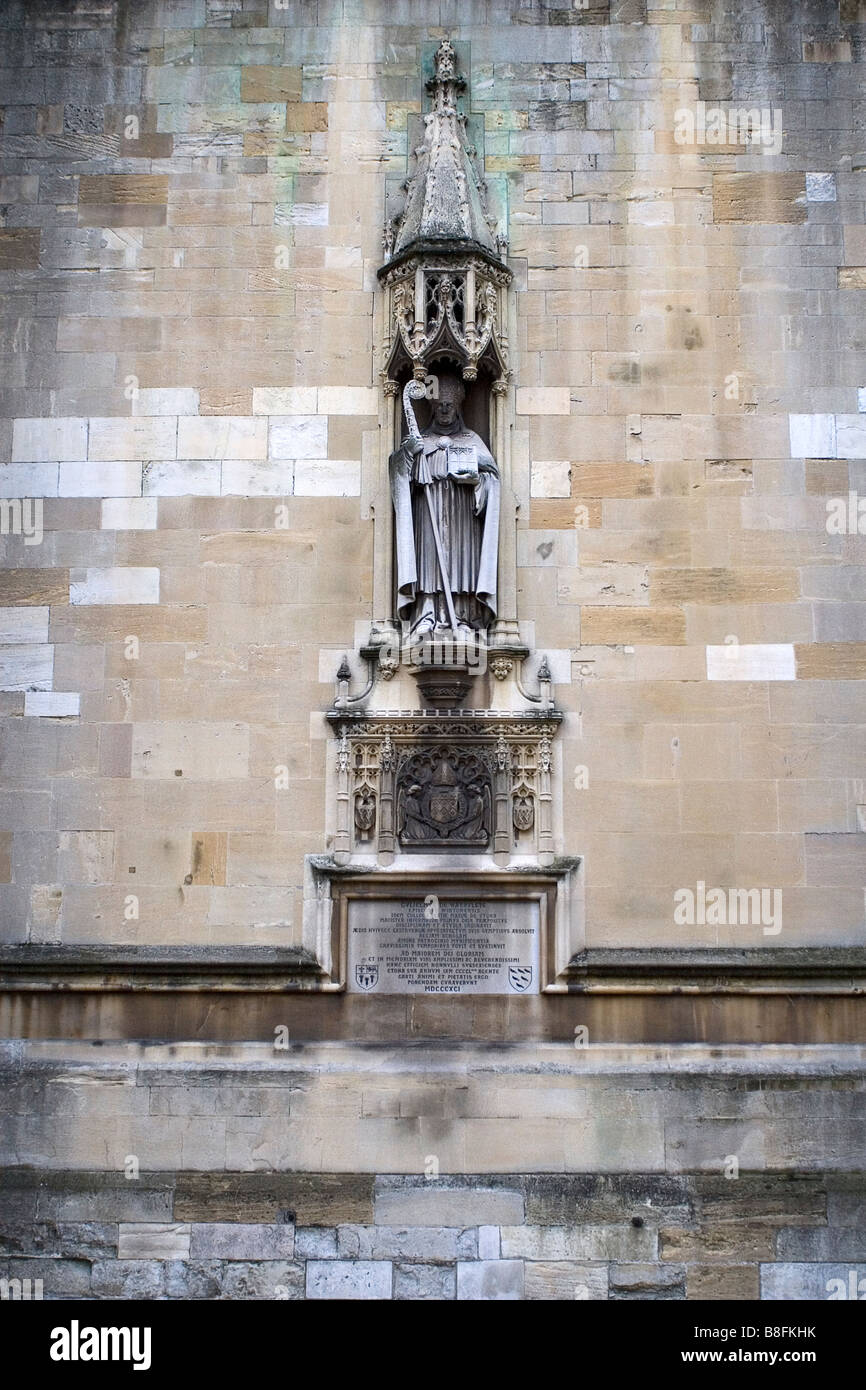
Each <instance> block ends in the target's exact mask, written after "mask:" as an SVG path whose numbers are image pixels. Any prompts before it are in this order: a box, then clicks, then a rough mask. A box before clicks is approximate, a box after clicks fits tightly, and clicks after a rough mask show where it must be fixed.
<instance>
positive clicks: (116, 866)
mask: <svg viewBox="0 0 866 1390" xmlns="http://www.w3.org/2000/svg"><path fill="white" fill-rule="evenodd" d="M864 25H866V13H864V10H863V6H862V4H860V3H858V2H857V0H843V3H842V4H841V9H840V6H839V4H838V3H836V0H826V3H825V2H824V0H821V3H818V0H797V3H792V2H791V0H751V3H750V4H749V5H748V6H747V7H746V11H745V12H744V7H743V5H742V4H741V3H739V0H737V3H727V0H712V3H710V0H707V3H705V4H704V5H703V6H701V7H698V8H697V9H696V8H695V6H694V4H693V3H691V0H681V3H674V2H673V0H665V3H664V4H662V3H659V4H658V5H654V4H652V3H650V4H649V5H647V4H645V3H643V0H610V3H608V0H591V3H588V4H587V5H585V6H583V5H580V6H578V5H566V4H564V3H563V4H561V5H557V4H553V3H549V2H548V0H472V2H471V3H468V4H464V3H460V4H456V5H455V4H454V3H452V2H451V0H432V3H431V0H399V2H395V0H387V3H386V0H381V3H377V2H376V0H364V3H360V0H358V3H356V0H333V3H332V0H318V2H317V3H315V2H314V0H291V3H286V4H283V3H279V0H271V3H270V4H266V3H265V0H140V2H137V3H135V4H133V3H130V2H128V0H28V3H26V4H25V3H23V0H10V3H7V4H5V5H4V6H3V12H2V15H0V42H2V48H3V52H4V55H5V56H4V60H3V61H4V63H5V66H4V67H3V69H2V73H0V84H2V85H0V105H2V119H3V126H2V149H0V160H2V164H0V178H2V185H0V209H2V215H0V223H2V225H0V279H2V289H3V294H4V302H3V311H4V314H5V322H6V329H5V336H4V339H3V344H2V378H3V379H2V384H0V411H2V414H3V415H4V416H5V417H6V421H5V423H4V424H3V425H2V426H0V491H2V492H3V493H4V494H6V495H7V499H11V500H12V501H13V502H14V501H15V499H17V502H18V503H21V502H25V503H26V502H27V500H28V499H31V500H32V499H34V498H35V499H39V500H41V501H43V503H44V505H43V526H44V536H43V538H42V539H41V541H40V542H39V543H30V542H35V536H34V535H33V534H31V535H29V536H28V535H26V534H23V533H22V534H19V535H15V534H9V535H7V536H6V537H5V539H4V544H3V555H2V564H3V566H4V569H5V573H4V594H5V598H3V600H2V621H3V630H2V633H0V638H2V641H3V642H4V643H5V645H4V646H3V649H2V653H0V687H2V690H3V693H2V695H0V701H2V711H3V713H4V714H5V716H6V719H5V723H4V732H3V742H4V753H3V774H4V782H5V785H6V788H7V790H6V792H5V793H4V796H5V801H4V803H3V806H4V808H5V809H3V810H2V817H3V821H2V826H0V850H2V854H0V877H2V878H3V879H4V880H5V881H4V882H3V884H2V888H0V907H2V933H3V936H4V938H5V939H6V940H7V941H11V942H21V941H32V942H55V941H60V940H62V941H64V942H67V943H93V942H115V943H124V942H126V943H131V944H132V943H151V944H153V943H173V942H179V941H183V942H185V943H188V942H190V941H194V942H196V943H201V944H207V943H211V944H220V943H223V944H224V943H252V942H259V943H280V942H284V941H286V940H289V941H292V940H298V939H299V937H300V914H301V905H300V898H301V893H302V861H303V855H304V853H309V852H322V851H325V850H327V848H328V834H327V826H326V815H325V804H324V769H325V766H326V756H327V754H326V740H325V726H324V723H323V721H322V720H321V719H320V718H319V717H318V715H317V714H316V711H318V710H320V709H321V708H322V707H323V706H324V705H325V704H327V703H328V701H329V700H330V698H331V697H332V694H333V685H332V683H331V678H332V676H333V673H334V671H335V669H336V666H337V664H338V663H339V661H340V658H341V655H342V652H343V650H345V649H347V648H348V649H351V648H352V647H353V646H354V644H355V641H356V637H357V636H358V635H359V631H360V629H361V628H364V626H365V624H366V623H367V622H368V621H369V619H370V618H371V617H376V616H382V615H377V614H374V613H373V611H372V596H371V583H372V580H371V563H372V529H373V528H372V524H371V512H370V508H371V499H372V498H373V497H374V495H375V494H376V491H377V489H378V488H379V486H380V474H381V469H382V460H381V458H380V457H379V455H378V439H379V428H380V418H381V417H380V393H379V391H378V381H379V378H378V370H379V367H380V365H381V360H380V356H379V355H378V354H379V349H380V347H381V325H380V323H379V319H378V317H377V312H378V298H377V290H376V288H375V271H376V268H377V266H378V265H379V264H380V263H381V259H382V250H381V225H382V218H383V211H384V188H385V181H386V179H391V180H397V179H399V178H400V177H401V176H403V175H404V174H405V172H406V167H407V156H408V153H409V151H408V140H407V121H408V119H409V117H411V116H415V115H417V112H418V109H419V103H420V100H421V96H422V85H421V61H422V57H423V56H424V54H425V53H426V52H428V50H429V49H430V48H431V46H433V45H434V44H435V42H436V40H437V39H438V38H439V37H440V36H441V35H442V34H443V33H445V32H446V31H447V32H449V33H450V34H451V36H452V37H453V39H454V41H455V43H456V44H457V45H458V49H459V51H460V53H461V54H462V55H463V58H462V59H461V61H465V64H466V67H467V76H468V77H469V80H470V93H469V97H468V107H469V111H470V117H471V127H472V130H473V134H474V135H475V136H476V138H477V140H478V143H479V147H480V149H481V152H482V155H483V164H484V169H485V173H486V175H487V178H488V180H489V181H490V182H491V184H492V186H493V189H494V193H495V196H496V199H497V204H498V206H500V207H502V208H503V209H504V210H505V211H506V212H507V218H506V220H507V230H508V234H509V237H510V263H511V266H512V268H513V270H514V273H515V286H516V289H515V294H514V299H515V306H516V309H515V313H516V317H515V322H514V331H513V332H512V353H513V362H512V366H513V370H514V378H513V387H514V396H513V404H514V408H515V411H516V414H515V417H514V426H515V427H514V430H513V457H514V470H515V484H516V487H517V491H518V496H519V498H520V502H521V506H520V510H519V514H518V529H519V535H518V561H519V566H520V569H519V581H520V596H519V604H520V617H521V620H522V621H523V622H524V624H525V630H526V632H527V635H529V636H530V637H532V638H533V640H534V643H535V645H536V649H537V650H547V651H549V652H550V653H551V661H552V662H553V664H554V669H555V671H556V673H557V676H556V679H557V700H558V702H559V704H560V705H561V706H562V707H563V709H564V710H565V712H566V723H565V726H564V735H563V740H562V767H561V777H562V786H563V796H564V806H563V821H562V825H561V827H560V832H559V835H560V840H561V844H560V846H559V847H560V849H561V850H562V852H564V853H568V854H580V855H582V856H584V858H585V865H586V929H587V940H588V943H589V944H590V945H595V946H602V945H605V946H613V945H615V946H632V945H635V944H636V943H638V942H639V943H640V944H642V945H668V946H685V945H687V946H704V945H747V946H755V945H761V944H765V939H764V935H763V928H762V926H761V925H760V924H758V925H755V924H742V925H735V926H730V925H718V924H701V923H695V924H694V925H689V926H686V927H682V926H680V925H678V924H677V923H675V921H674V919H673V893H674V890H675V889H676V888H678V887H680V886H692V887H694V885H695V884H696V883H697V882H698V881H704V882H706V884H707V885H708V886H711V885H715V884H719V885H722V886H724V887H729V886H743V887H751V886H754V885H755V884H762V885H766V886H771V887H774V888H778V889H779V890H780V891H781V892H782V894H783V901H784V914H783V915H784V926H783V934H782V937H781V939H780V941H778V942H777V943H776V944H789V945H803V944H822V943H850V944H854V943H857V942H860V941H862V932H863V925H864V918H863V892H862V886H863V869H862V856H863V826H864V824H866V822H864V815H866V812H864V809H863V807H864V805H866V800H864V794H863V789H862V782H861V781H860V780H858V778H857V769H858V767H859V765H860V764H861V763H862V760H863V758H862V755H863V752H864V726H863V713H862V704H858V703H857V702H856V701H855V699H854V691H855V678H857V677H862V676H863V674H864V671H866V627H864V616H863V614H864V606H863V602H862V600H863V597H864V588H863V577H862V563H863V544H864V542H863V537H862V533H858V532H857V520H856V501H855V513H854V514H853V515H854V522H853V527H852V523H851V517H850V516H849V515H848V498H849V491H853V492H854V493H857V495H858V497H859V495H860V494H861V493H864V491H866V476H864V468H866V423H864V422H866V415H864V414H863V413H862V408H863V405H864V400H866V396H864V390H863V383H864V382H866V360H864V357H866V354H864V351H863V345H862V341H861V337H862V335H861V322H862V303H861V295H862V293H863V288H862V286H863V284H864V283H866V281H864V272H863V264H864V260H866V239H864V231H863V223H864V184H863V177H864V176H863V172H862V168H861V162H862V140H861V135H860V130H859V104H858V103H859V100H860V96H861V63H860V59H861V57H862V44H863V40H864V35H866V27H864ZM698 103H703V107H702V108H700V109H701V110H702V111H703V116H702V121H703V124H702V125H701V124H700V123H699V122H698V111H699V106H698ZM752 107H754V108H756V109H757V110H758V111H759V112H761V111H764V112H766V113H767V122H768V123H767V125H766V127H760V130H759V134H758V135H757V136H756V141H753V143H752V144H745V143H743V140H741V138H740V137H741V134H743V138H745V134H744V132H741V131H740V127H739V125H738V124H737V121H738V120H739V117H735V116H734V115H732V114H731V113H736V112H738V111H739V110H740V109H741V108H745V109H746V110H748V109H749V108H752ZM683 112H685V116H686V117H687V118H689V119H691V121H692V131H691V135H690V136H689V138H690V139H692V143H679V142H678V141H679V136H680V134H681V133H682V128H683V127H682V123H683V120H684V117H683V114H682V113H683ZM713 112H715V113H716V114H717V117H718V113H721V116H722V117H723V118H724V121H725V126H724V131H725V138H726V140H727V143H726V144H722V145H713V144H710V143H707V138H708V137H707V134H706V127H707V121H709V122H710V124H711V125H712V121H713ZM708 113H709V114H708ZM732 121H733V124H731V122H732ZM774 122H776V124H774ZM777 126H778V129H780V130H781V131H782V132H783V133H782V134H780V135H779V137H778V138H779V140H780V142H781V143H780V148H779V149H777V148H776V145H775V144H774V141H776V136H777V133H778V130H777ZM686 134H687V135H689V132H688V130H686ZM765 137H766V138H765ZM833 499H842V500H844V502H845V517H844V518H843V520H842V521H840V522H839V526H838V527H837V530H836V531H834V532H832V533H831V532H829V531H828V527H827V523H828V513H827V503H828V501H830V502H832V501H833ZM7 522H8V524H7V523H6V522H4V524H7V529H8V530H10V531H14V530H15V525H16V519H15V515H14V513H10V515H9V518H7ZM503 524H506V525H507V524H508V522H507V519H506V521H505V522H504V523H503ZM864 525H866V521H864ZM22 528H23V530H26V529H27V513H26V511H25V513H24V515H23V518H19V525H18V529H19V530H22ZM554 657H555V660H554ZM301 808H302V809H301ZM299 810H300V812H301V813H300V814H299ZM830 903H832V911H831V910H829V904H830Z"/></svg>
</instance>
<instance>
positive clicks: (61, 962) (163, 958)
mask: <svg viewBox="0 0 866 1390" xmlns="http://www.w3.org/2000/svg"><path fill="white" fill-rule="evenodd" d="M325 983H326V976H325V974H324V972H323V970H322V968H321V965H320V964H319V962H318V961H317V960H316V958H315V956H314V955H313V953H312V952H310V951H308V950H305V949H304V948H302V947H298V946H125V945H124V946H110V945H106V946H101V945H100V946H92V945H74V944H68V945H66V944H62V945H56V946H54V945H36V944H31V943H29V942H25V943H21V944H20V945H9V946H2V947H0V990H5V991H10V992H14V991H31V990H49V991H77V990H102V991H113V990H122V991H127V990H145V991H148V990H183V991H186V992H193V993H194V992H196V991H198V990H208V991H210V990H217V991H238V990H256V991H275V992H284V991H288V990H311V989H321V988H323V986H324V985H325Z"/></svg>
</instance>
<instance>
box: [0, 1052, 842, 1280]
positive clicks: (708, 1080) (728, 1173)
mask: <svg viewBox="0 0 866 1390" xmlns="http://www.w3.org/2000/svg"><path fill="white" fill-rule="evenodd" d="M5 1051H6V1057H5V1063H6V1073H7V1077H8V1080H9V1082H10V1083H11V1084H10V1086H9V1099H8V1100H7V1101H6V1103H5V1111H6V1114H5V1124H4V1133H5V1134H6V1135H8V1139H7V1140H6V1141H5V1148H4V1152H3V1161H4V1164H5V1165H6V1167H5V1171H4V1172H3V1174H2V1178H0V1201H2V1206H3V1213H4V1222H3V1234H2V1249H0V1256H2V1258H0V1277H4V1278H8V1279H25V1278H31V1279H34V1278H41V1279H42V1280H43V1284H44V1296H45V1297H46V1298H62V1297H68V1296H70V1295H74V1296H77V1297H82V1298H94V1299H100V1298H111V1297H124V1298H145V1299H147V1298H173V1299H233V1298H242V1299H277V1300H280V1299H298V1298H304V1297H306V1298H353V1299H370V1298H374V1299H388V1298H395V1299H436V1300H440V1299H446V1300H447V1299H453V1298H455V1297H456V1298H457V1299H464V1300H499V1299H521V1298H526V1299H545V1300H550V1299H554V1300H555V1299H569V1300H573V1299H576V1298H577V1299H591V1300H592V1299H613V1300H617V1299H740V1300H752V1299H756V1298H759V1297H765V1298H770V1299H777V1298H784V1299H790V1298H794V1299H797V1298H817V1299H823V1298H828V1297H829V1296H830V1292H831V1291H832V1290H833V1288H834V1287H836V1286H834V1285H833V1283H832V1282H831V1281H833V1280H838V1279H840V1278H841V1279H842V1280H843V1282H845V1281H849V1278H850V1274H849V1272H850V1271H851V1270H854V1271H855V1275H856V1277H857V1278H858V1279H859V1278H860V1277H861V1276H862V1275H863V1274H864V1272H866V1241H864V1235H863V1230H862V1220H861V1217H862V1211H863V1203H864V1201H866V1175H864V1173H863V1171H862V1145H861V1142H860V1136H861V1135H862V1123H863V1102H864V1087H863V1079H862V1058H861V1057H860V1056H859V1052H860V1051H861V1050H860V1049H858V1050H857V1052H858V1056H857V1058H856V1059H855V1058H852V1057H846V1055H845V1052H844V1050H843V1051H841V1052H839V1051H834V1057H833V1067H834V1069H835V1075H833V1076H830V1075H828V1074H827V1070H826V1061H827V1059H826V1058H824V1057H821V1056H819V1055H818V1054H817V1053H816V1052H814V1051H813V1052H811V1055H810V1050H809V1049H804V1050H798V1049H795V1048H782V1049H778V1050H773V1049H766V1050H765V1051H764V1053H763V1055H758V1054H757V1053H756V1052H755V1050H752V1049H745V1050H742V1049H741V1050H740V1052H739V1055H737V1056H731V1057H730V1058H729V1059H728V1061H727V1063H724V1062H720V1061H719V1060H718V1057H715V1058H714V1057H712V1056H711V1055H709V1053H707V1052H705V1051H703V1050H701V1049H693V1052H694V1054H695V1055H694V1056H692V1057H691V1058H690V1059H689V1060H688V1061H686V1060H684V1059H683V1058H682V1057H679V1058H677V1057H675V1056H674V1055H673V1053H672V1052H667V1053H661V1052H659V1053H656V1054H653V1053H652V1052H651V1050H644V1051H642V1050H641V1049H633V1050H629V1051H627V1050H625V1049H612V1050H611V1049H605V1048H600V1049H599V1048H594V1049H588V1050H576V1049H573V1048H572V1049H570V1053H571V1061H570V1062H569V1064H568V1065H567V1066H566V1065H565V1061H566V1059H565V1058H562V1057H561V1054H560V1057H561V1060H558V1061H557V1062H554V1063H553V1066H552V1068H551V1066H550V1065H549V1064H548V1063H547V1062H545V1061H544V1060H540V1059H539V1055H538V1054H532V1053H531V1052H529V1051H528V1050H524V1051H523V1052H514V1053H512V1054H510V1055H503V1054H502V1053H501V1052H497V1053H495V1054H489V1055H488V1056H487V1057H486V1058H485V1057H484V1055H483V1054H482V1053H476V1054H475V1056H474V1057H473V1058H471V1059H469V1058H467V1057H466V1055H465V1054H464V1055H463V1056H462V1057H461V1055H460V1054H459V1053H458V1054H454V1053H451V1054H448V1053H445V1054H443V1053H441V1052H440V1053H438V1054H435V1053H427V1054H422V1055H419V1054H417V1053H416V1055H415V1056H414V1057H413V1058H412V1059H411V1060H407V1061H406V1062H405V1063H403V1064H401V1065H400V1066H399V1067H397V1068H394V1069H392V1070H391V1071H390V1072H389V1071H387V1070H385V1069H384V1068H383V1067H382V1066H380V1065H379V1064H378V1063H377V1060H376V1059H375V1058H374V1057H373V1055H372V1054H371V1052H370V1050H369V1049H368V1050H367V1051H366V1053H365V1054H364V1055H363V1057H362V1056H361V1055H360V1054H358V1053H353V1052H351V1051H339V1050H338V1051H337V1052H336V1053H335V1054H333V1055H332V1056H331V1057H330V1059H329V1057H328V1055H327V1052H328V1050H327V1049H326V1050H325V1051H324V1052H321V1051H320V1052H318V1053H317V1052H315V1051H313V1050H307V1049H303V1048H302V1049H300V1050H298V1051H296V1052H295V1053H292V1054H285V1061H283V1062H280V1061H268V1060H266V1050H265V1049H264V1048H263V1047H259V1048H250V1047H242V1048H235V1049H232V1052H231V1057H230V1058H229V1057H228V1056H227V1055H226V1050H225V1049H222V1050H221V1053H220V1055H219V1056H216V1055H212V1054H211V1053H210V1052H209V1050H208V1049H202V1048H200V1047H199V1048H196V1047H193V1046H187V1047H185V1048H176V1049H174V1056H173V1057H172V1058H170V1059H169V1058H166V1056H165V1050H164V1049H146V1048H139V1049H131V1048H117V1047H116V1046H115V1047H114V1048H112V1049H111V1052H112V1055H111V1056H109V1057H104V1053H105V1049H101V1050H100V1051H101V1052H102V1053H103V1059H102V1060H100V1062H98V1063H95V1064H91V1065H85V1069H84V1071H82V1070H81V1063H82V1061H83V1060H84V1057H83V1056H82V1054H81V1052H80V1046H79V1055H78V1056H76V1049H75V1048H74V1047H72V1048H66V1049H63V1048H58V1047H56V1046H54V1047H52V1046H51V1045H44V1046H43V1047H42V1048H39V1047H37V1046H35V1045H33V1046H31V1047H30V1048H29V1049H28V1050H27V1051H26V1052H25V1053H24V1054H23V1055H22V1054H21V1052H20V1050H19V1049H18V1048H10V1047H8V1046H7V1048H6V1049H5ZM229 1062H230V1063H231V1068H232V1069H231V1070H229V1069H228V1067H227V1063H229ZM329 1062H330V1063H333V1062H338V1063H339V1069H338V1070H337V1071H336V1072H334V1073H332V1074H330V1075H329V1074H328V1072H329ZM349 1068H351V1071H352V1078H353V1083H356V1084H353V1085H352V1086H351V1087H347V1085H346V1081H345V1078H346V1075H347V1069H349ZM665 1068H667V1070H668V1075H667V1077H662V1076H661V1075H660V1069H665ZM54 1090H59V1091H60V1092H61V1094H62V1097H63V1098H62V1100H58V1101H57V1102H55V1103H54V1105H53V1106H51V1109H52V1111H53V1114H52V1117H51V1119H50V1121H49V1120H47V1119H46V1118H45V1110H44V1109H43V1106H44V1098H45V1097H46V1095H48V1094H50V1093H51V1092H52V1091H54ZM449 1095H450V1096H451V1098H452V1102H456V1103H452V1104H451V1105H446V1104H443V1102H444V1101H445V1099H446V1097H448V1096H449ZM528 1097H533V1098H534V1101H535V1104H534V1106H532V1107H528V1105H527V1098H528ZM398 1113H399V1118H398ZM443 1113H450V1114H451V1115H452V1117H453V1118H452V1119H451V1121H450V1123H449V1124H448V1125H445V1124H443V1119H442V1116H443ZM148 1116H149V1117H150V1118H149V1119H148ZM386 1116H392V1117H393V1118H390V1119H386V1118H385V1117H386ZM458 1117H459V1118H458ZM97 1119H98V1121H99V1123H98V1125H97V1124H96V1123H95V1122H96V1121H97ZM157 1127H158V1128H157ZM347 1131H349V1132H350V1137H349V1139H348V1141H347ZM240 1136H243V1143H242V1144H239V1143H238V1142H237V1141H238V1138H239V1137H240ZM314 1136H315V1138H314ZM263 1158H264V1159H267V1161H268V1162H269V1163H270V1164H272V1165H273V1167H272V1168H271V1169H270V1170H269V1171H263V1170H262V1168H261V1163H262V1160H263ZM359 1164H363V1166H364V1170H363V1171H358V1165H359ZM136 1165H137V1166H136ZM845 1287H846V1288H847V1282H846V1283H845Z"/></svg>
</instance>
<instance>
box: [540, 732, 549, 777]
mask: <svg viewBox="0 0 866 1390" xmlns="http://www.w3.org/2000/svg"><path fill="white" fill-rule="evenodd" d="M551 755H552V750H551V746H550V739H549V738H548V737H547V735H546V734H545V735H544V737H543V738H542V739H541V741H540V743H539V745H538V766H539V768H540V769H541V771H542V772H549V771H550V767H551Z"/></svg>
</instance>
